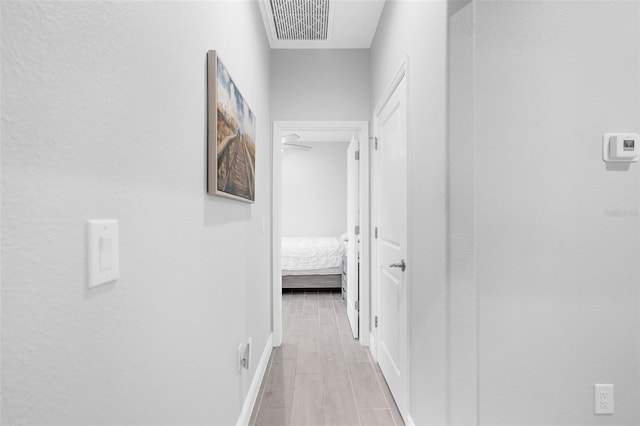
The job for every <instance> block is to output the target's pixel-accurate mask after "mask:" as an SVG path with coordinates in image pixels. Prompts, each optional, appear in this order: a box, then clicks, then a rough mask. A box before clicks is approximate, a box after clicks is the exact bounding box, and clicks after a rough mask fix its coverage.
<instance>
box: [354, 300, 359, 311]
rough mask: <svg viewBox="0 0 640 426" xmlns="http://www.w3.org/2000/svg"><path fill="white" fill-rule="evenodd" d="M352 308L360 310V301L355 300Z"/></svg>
mask: <svg viewBox="0 0 640 426" xmlns="http://www.w3.org/2000/svg"><path fill="white" fill-rule="evenodd" d="M354 308H355V309H356V311H358V312H360V301H359V300H356V302H355V303H354Z"/></svg>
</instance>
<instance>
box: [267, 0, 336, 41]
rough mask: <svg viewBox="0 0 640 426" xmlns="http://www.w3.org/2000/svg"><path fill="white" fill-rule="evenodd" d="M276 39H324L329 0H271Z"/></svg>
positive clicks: (327, 22)
mask: <svg viewBox="0 0 640 426" xmlns="http://www.w3.org/2000/svg"><path fill="white" fill-rule="evenodd" d="M271 11H272V13H273V23H274V25H275V28H276V36H277V37H278V40H326V39H327V34H328V33H329V30H328V27H329V0H271Z"/></svg>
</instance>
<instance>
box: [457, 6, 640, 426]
mask: <svg viewBox="0 0 640 426" xmlns="http://www.w3.org/2000/svg"><path fill="white" fill-rule="evenodd" d="M639 8H640V3H638V2H613V1H598V2H537V1H518V2H502V1H480V2H476V3H475V14H474V21H475V24H474V25H475V29H474V33H475V40H474V43H475V50H474V57H475V64H474V66H475V72H474V82H475V108H474V113H475V120H474V121H475V161H474V163H473V165H474V168H475V203H476V215H475V226H476V228H475V231H476V232H475V234H476V241H475V246H476V256H477V257H476V258H477V263H476V279H477V281H476V286H477V296H478V324H477V327H478V342H479V343H478V354H479V360H478V362H479V369H478V398H479V399H478V407H479V411H478V412H479V419H478V420H479V423H480V424H486V425H512V424H516V423H517V424H530V425H540V424H547V425H551V424H580V425H601V424H604V423H606V424H616V425H631V424H639V423H640V408H639V407H638V401H640V394H639V391H640V389H639V388H640V374H639V373H640V372H639V371H638V361H637V360H638V357H639V356H640V352H639V344H640V342H639V337H640V324H639V322H640V321H639V320H640V318H639V312H640V305H639V291H640V271H639V262H638V259H639V256H640V241H639V236H638V230H639V227H640V222H639V221H640V219H639V217H638V204H639V201H640V199H639V198H640V182H639V177H640V173H639V172H640V165H638V164H634V165H632V166H631V168H630V169H629V170H628V171H615V170H606V168H605V164H604V163H603V162H602V159H601V158H602V145H601V139H602V134H603V133H604V132H607V131H640V98H639V97H638V94H639V93H640V19H639V16H640V13H639ZM453 143H455V141H452V144H453ZM616 211H617V212H621V216H619V217H615V216H609V215H607V212H616ZM594 383H613V384H614V385H615V415H614V416H613V417H598V416H594V414H593V388H592V386H593V384H594Z"/></svg>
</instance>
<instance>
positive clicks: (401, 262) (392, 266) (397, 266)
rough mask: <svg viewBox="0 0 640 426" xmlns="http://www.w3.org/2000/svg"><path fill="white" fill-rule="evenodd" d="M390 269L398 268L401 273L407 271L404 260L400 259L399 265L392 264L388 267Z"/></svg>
mask: <svg viewBox="0 0 640 426" xmlns="http://www.w3.org/2000/svg"><path fill="white" fill-rule="evenodd" d="M389 267H390V268H400V270H402V272H404V271H405V269H407V264H406V263H405V261H404V259H402V260H401V261H400V263H392V264H391V265H389Z"/></svg>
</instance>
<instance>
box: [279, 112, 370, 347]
mask: <svg viewBox="0 0 640 426" xmlns="http://www.w3.org/2000/svg"><path fill="white" fill-rule="evenodd" d="M296 130H299V131H302V130H309V131H313V130H318V131H323V130H338V131H340V130H343V131H353V133H354V134H356V135H357V137H358V139H359V140H360V170H359V184H360V191H359V205H360V215H359V216H360V217H359V222H360V237H361V240H360V241H361V242H360V246H361V251H360V321H359V335H360V344H361V345H363V346H369V338H370V336H371V334H370V332H369V330H370V327H369V318H370V312H371V307H370V304H369V301H370V283H371V274H370V270H371V233H370V229H371V226H370V200H369V198H370V197H369V193H370V190H369V187H370V184H369V182H370V174H369V169H370V164H369V160H370V155H369V144H368V143H367V142H368V140H369V122H368V121H274V122H273V128H272V138H271V188H272V197H271V288H272V295H271V330H272V333H273V346H274V347H275V346H280V345H281V344H282V262H281V237H282V231H281V220H282V211H281V210H282V194H281V192H282V176H281V173H280V172H281V169H282V145H281V138H282V136H283V135H286V134H289V133H295V131H296Z"/></svg>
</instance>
